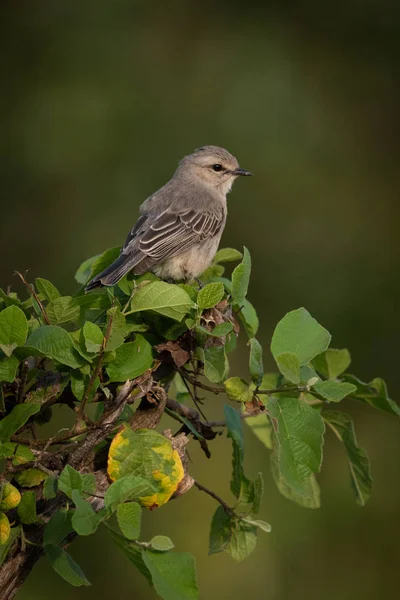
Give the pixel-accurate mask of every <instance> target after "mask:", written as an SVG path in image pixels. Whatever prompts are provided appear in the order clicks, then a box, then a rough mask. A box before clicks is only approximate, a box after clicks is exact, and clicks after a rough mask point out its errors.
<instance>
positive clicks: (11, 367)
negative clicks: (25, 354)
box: [0, 355, 19, 383]
mask: <svg viewBox="0 0 400 600" xmlns="http://www.w3.org/2000/svg"><path fill="white" fill-rule="evenodd" d="M18 367H19V360H18V358H17V357H16V356H14V355H12V356H6V357H5V358H0V381H7V382H8V383H12V382H13V381H14V379H15V376H16V374H17V370H18Z"/></svg>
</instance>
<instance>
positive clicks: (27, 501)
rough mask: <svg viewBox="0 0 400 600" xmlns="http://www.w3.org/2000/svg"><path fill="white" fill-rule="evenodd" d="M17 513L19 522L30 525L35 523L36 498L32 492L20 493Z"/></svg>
mask: <svg viewBox="0 0 400 600" xmlns="http://www.w3.org/2000/svg"><path fill="white" fill-rule="evenodd" d="M17 513H18V517H19V520H20V521H21V523H24V524H25V525H32V523H36V521H37V515H36V498H35V494H34V492H25V494H22V498H21V502H20V503H19V504H18V506H17Z"/></svg>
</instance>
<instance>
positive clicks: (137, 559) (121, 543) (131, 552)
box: [108, 527, 153, 585]
mask: <svg viewBox="0 0 400 600" xmlns="http://www.w3.org/2000/svg"><path fill="white" fill-rule="evenodd" d="M108 531H109V533H110V535H111V538H112V540H113V542H114V543H115V544H116V545H117V546H118V548H120V550H122V552H123V553H124V554H125V556H126V557H127V558H128V560H130V562H131V563H132V564H133V565H134V566H135V567H136V568H137V570H138V571H139V572H140V573H141V574H142V575H144V577H146V579H147V581H148V583H149V585H153V581H152V578H151V574H150V571H149V570H148V568H147V567H146V565H145V563H144V561H143V558H142V551H141V549H139V548H138V547H137V546H135V545H134V544H132V543H130V542H128V541H127V540H126V539H125V538H124V537H123V536H122V535H120V534H119V533H117V532H116V531H114V530H112V529H111V528H110V527H108Z"/></svg>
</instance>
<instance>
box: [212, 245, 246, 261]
mask: <svg viewBox="0 0 400 600" xmlns="http://www.w3.org/2000/svg"><path fill="white" fill-rule="evenodd" d="M242 256H243V254H242V253H241V252H239V250H235V248H221V249H220V250H218V252H217V254H216V255H215V257H214V262H215V263H221V262H233V261H237V260H241V258H242Z"/></svg>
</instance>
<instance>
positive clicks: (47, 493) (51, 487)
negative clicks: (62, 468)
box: [43, 476, 58, 500]
mask: <svg viewBox="0 0 400 600" xmlns="http://www.w3.org/2000/svg"><path fill="white" fill-rule="evenodd" d="M57 490H58V480H57V477H53V476H50V477H48V478H47V479H46V481H45V482H44V484H43V497H44V498H46V500H51V499H52V498H55V497H56V496H57Z"/></svg>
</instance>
